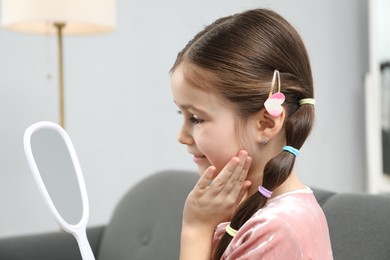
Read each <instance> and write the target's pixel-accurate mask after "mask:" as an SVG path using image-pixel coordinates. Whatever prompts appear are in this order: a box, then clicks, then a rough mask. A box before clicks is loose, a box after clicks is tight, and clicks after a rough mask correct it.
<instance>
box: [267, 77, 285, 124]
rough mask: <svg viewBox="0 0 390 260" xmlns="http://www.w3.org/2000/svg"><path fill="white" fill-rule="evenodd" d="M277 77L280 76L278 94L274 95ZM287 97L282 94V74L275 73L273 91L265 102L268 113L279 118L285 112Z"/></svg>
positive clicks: (272, 84)
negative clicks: (284, 106) (283, 105)
mask: <svg viewBox="0 0 390 260" xmlns="http://www.w3.org/2000/svg"><path fill="white" fill-rule="evenodd" d="M276 76H278V92H276V93H274V94H272V92H273V90H274V86H275V80H276ZM285 99H286V98H285V96H284V94H283V93H282V92H280V74H279V71H278V70H275V71H274V76H273V77H272V83H271V90H270V92H269V95H268V98H267V100H266V101H265V102H264V107H265V109H266V110H267V112H268V113H269V114H270V115H271V116H273V117H277V116H280V114H281V113H282V112H283V107H282V104H283V102H284V100H285Z"/></svg>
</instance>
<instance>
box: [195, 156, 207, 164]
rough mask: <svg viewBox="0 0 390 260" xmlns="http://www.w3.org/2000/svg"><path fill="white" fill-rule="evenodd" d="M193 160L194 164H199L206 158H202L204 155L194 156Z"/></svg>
mask: <svg viewBox="0 0 390 260" xmlns="http://www.w3.org/2000/svg"><path fill="white" fill-rule="evenodd" d="M193 159H194V162H195V163H199V162H200V161H202V160H204V159H206V156H204V155H194V158H193Z"/></svg>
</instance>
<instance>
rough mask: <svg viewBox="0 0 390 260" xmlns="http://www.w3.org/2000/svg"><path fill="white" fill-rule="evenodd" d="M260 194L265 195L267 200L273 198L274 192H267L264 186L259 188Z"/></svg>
mask: <svg viewBox="0 0 390 260" xmlns="http://www.w3.org/2000/svg"><path fill="white" fill-rule="evenodd" d="M259 192H260V194H261V195H263V196H264V197H266V198H267V199H269V198H271V195H272V191H269V190H267V189H266V188H264V187H263V186H259Z"/></svg>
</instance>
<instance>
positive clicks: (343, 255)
mask: <svg viewBox="0 0 390 260" xmlns="http://www.w3.org/2000/svg"><path fill="white" fill-rule="evenodd" d="M322 208H323V210H324V213H325V215H326V218H327V220H328V226H329V233H330V238H331V241H332V249H333V255H334V259H340V260H341V259H342V260H345V259H375V260H382V259H383V260H385V259H386V260H388V259H390V246H389V241H390V219H389V216H390V197H389V196H384V195H383V196H381V195H368V194H356V193H355V194H336V195H334V196H331V197H330V198H329V199H328V200H327V201H326V202H325V203H324V205H322Z"/></svg>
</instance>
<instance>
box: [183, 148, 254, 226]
mask: <svg viewBox="0 0 390 260" xmlns="http://www.w3.org/2000/svg"><path fill="white" fill-rule="evenodd" d="M251 162H252V159H251V158H250V157H249V156H248V153H247V152H246V151H244V150H242V151H240V152H239V153H238V155H237V156H236V157H233V158H232V159H231V160H230V161H229V162H228V163H227V164H226V166H225V167H224V168H223V169H222V170H221V172H220V173H219V174H218V175H217V177H216V178H215V179H214V180H213V181H212V177H213V175H214V172H215V167H214V166H210V167H209V168H207V170H206V171H205V172H204V174H202V176H201V177H200V179H199V181H198V183H197V184H196V185H195V187H194V189H193V190H192V191H191V192H190V193H189V195H188V197H187V200H186V203H185V206H184V212H183V228H184V227H185V226H187V225H188V226H190V227H191V229H192V230H193V229H196V228H200V229H206V230H208V231H211V232H214V229H215V227H216V226H217V225H218V224H219V223H221V222H223V221H228V220H230V218H231V217H232V215H233V213H234V212H235V211H236V209H237V207H238V205H239V203H240V202H241V201H242V199H243V198H244V196H245V195H246V193H247V191H248V188H249V186H250V185H251V182H250V181H248V180H245V179H246V176H247V173H248V170H249V167H250V164H251ZM211 181H212V183H211V184H210V182H211ZM207 233H208V232H207Z"/></svg>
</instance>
